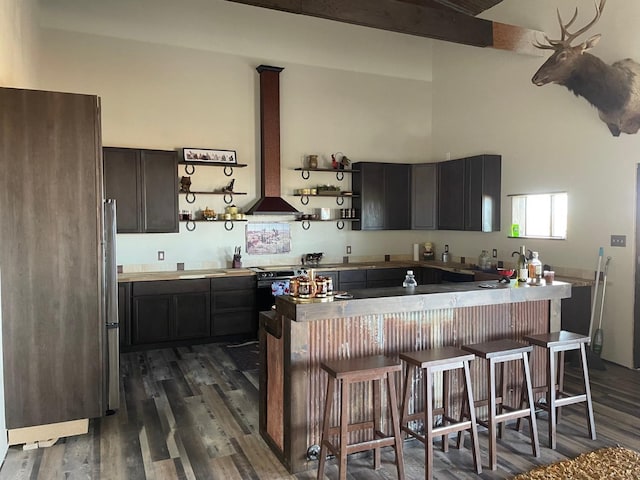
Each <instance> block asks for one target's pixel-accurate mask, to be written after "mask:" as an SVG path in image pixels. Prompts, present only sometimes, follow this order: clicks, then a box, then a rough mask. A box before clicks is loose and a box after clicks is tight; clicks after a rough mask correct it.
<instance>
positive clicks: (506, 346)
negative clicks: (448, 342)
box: [462, 340, 540, 470]
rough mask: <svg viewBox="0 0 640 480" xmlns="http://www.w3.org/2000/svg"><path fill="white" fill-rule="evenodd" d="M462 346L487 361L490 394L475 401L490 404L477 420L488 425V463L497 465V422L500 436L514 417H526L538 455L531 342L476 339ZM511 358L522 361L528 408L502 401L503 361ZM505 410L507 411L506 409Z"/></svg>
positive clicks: (533, 449) (534, 448) (504, 391)
mask: <svg viewBox="0 0 640 480" xmlns="http://www.w3.org/2000/svg"><path fill="white" fill-rule="evenodd" d="M462 349H463V350H466V351H467V352H471V353H473V354H474V355H476V356H477V357H480V358H484V359H485V360H487V361H488V365H487V368H488V372H487V387H488V388H487V391H488V392H489V398H488V399H487V400H486V401H482V402H479V401H476V406H479V405H484V404H488V405H489V419H488V421H486V422H485V421H481V420H478V423H479V424H481V425H484V426H486V427H487V428H488V429H489V467H490V468H491V470H495V469H496V468H497V467H498V456H497V451H496V446H497V439H496V431H497V428H498V425H500V436H501V437H502V426H503V425H502V424H503V423H504V422H507V421H509V420H515V419H517V418H523V417H528V418H529V433H530V436H531V449H532V451H533V455H534V456H535V457H539V456H540V444H539V443H538V429H537V425H536V413H535V406H534V404H533V392H532V388H531V373H530V371H529V358H528V356H529V353H531V351H532V350H533V347H532V346H531V345H526V344H523V343H521V342H516V341H514V340H495V341H492V342H484V343H476V344H473V345H463V346H462ZM511 361H521V362H522V368H523V370H524V385H523V387H522V388H523V389H525V388H526V390H527V399H528V400H529V406H528V407H527V408H521V407H522V406H519V407H520V408H517V409H516V408H514V407H513V406H509V405H505V403H504V401H505V397H506V394H507V387H508V386H507V382H506V377H505V363H506V362H511ZM498 364H500V365H501V375H500V383H501V388H500V389H501V396H500V397H498V396H497V395H496V365H498ZM505 410H506V411H505Z"/></svg>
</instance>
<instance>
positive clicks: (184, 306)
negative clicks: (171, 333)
mask: <svg viewBox="0 0 640 480" xmlns="http://www.w3.org/2000/svg"><path fill="white" fill-rule="evenodd" d="M210 298H211V297H210V295H209V293H208V292H207V293H201V292H199V293H186V294H185V293H183V294H180V295H175V298H174V306H175V338H177V339H183V338H198V337H208V336H209V335H210V333H211V331H210V325H211V322H210V321H209V312H210V301H211V300H210Z"/></svg>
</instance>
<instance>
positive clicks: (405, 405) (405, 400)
mask: <svg viewBox="0 0 640 480" xmlns="http://www.w3.org/2000/svg"><path fill="white" fill-rule="evenodd" d="M413 375H415V367H414V366H413V365H407V371H406V373H405V376H404V394H403V395H402V415H401V416H400V428H401V429H404V428H405V427H408V423H409V422H408V421H407V420H406V418H407V417H408V416H409V392H410V390H411V385H412V378H413Z"/></svg>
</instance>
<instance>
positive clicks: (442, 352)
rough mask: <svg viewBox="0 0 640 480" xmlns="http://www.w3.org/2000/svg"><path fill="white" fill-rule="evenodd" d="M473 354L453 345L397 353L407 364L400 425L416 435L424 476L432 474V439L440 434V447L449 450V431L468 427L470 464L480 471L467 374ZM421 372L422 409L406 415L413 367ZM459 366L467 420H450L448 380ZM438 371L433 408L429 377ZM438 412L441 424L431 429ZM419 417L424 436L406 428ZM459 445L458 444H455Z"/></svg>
mask: <svg viewBox="0 0 640 480" xmlns="http://www.w3.org/2000/svg"><path fill="white" fill-rule="evenodd" d="M474 358H475V356H474V355H473V354H471V353H468V352H464V351H462V350H460V349H459V348H455V347H444V348H435V349H431V350H423V351H419V352H406V353H401V354H400V359H401V360H403V361H404V362H406V363H407V372H406V377H405V382H404V395H403V401H402V416H401V417H400V427H401V428H402V430H403V431H404V432H406V433H408V434H409V435H411V436H413V437H415V438H417V439H418V440H419V441H421V442H422V443H423V444H424V446H425V457H424V468H425V478H426V479H431V478H432V477H433V439H434V437H438V436H442V448H443V450H444V451H445V452H446V451H448V450H449V434H450V433H454V432H463V431H464V430H471V445H472V448H473V466H474V468H475V470H476V472H477V473H478V474H480V473H482V462H481V461H480V445H479V443H478V429H477V426H476V416H475V408H474V403H473V389H472V387H471V374H470V373H469V362H470V361H471V360H473V359H474ZM418 368H420V369H422V372H423V388H424V404H425V407H424V410H423V411H421V412H414V413H412V414H409V396H410V392H411V386H412V384H413V381H412V380H413V378H414V375H415V372H416V370H417V369H418ZM457 369H463V370H464V380H465V388H464V390H465V392H466V402H468V404H469V411H470V419H469V420H467V421H464V419H463V418H460V419H459V420H458V419H453V418H451V416H450V415H449V379H448V376H449V375H448V374H449V371H451V370H457ZM437 372H442V376H443V378H442V408H438V409H436V408H434V392H433V390H434V389H433V376H434V374H435V373H437ZM435 415H442V426H441V427H437V428H434V426H433V423H434V416H435ZM415 420H422V423H423V425H424V435H422V434H420V433H419V432H416V431H415V430H412V429H411V428H409V422H411V421H415ZM459 446H461V444H460V443H459Z"/></svg>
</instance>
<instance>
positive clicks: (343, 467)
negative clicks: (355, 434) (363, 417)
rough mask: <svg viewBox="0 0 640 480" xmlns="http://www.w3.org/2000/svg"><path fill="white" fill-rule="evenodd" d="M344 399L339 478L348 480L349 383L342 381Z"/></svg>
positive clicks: (341, 412) (341, 410)
mask: <svg viewBox="0 0 640 480" xmlns="http://www.w3.org/2000/svg"><path fill="white" fill-rule="evenodd" d="M340 383H341V384H342V398H341V400H340V459H339V460H340V463H339V464H338V476H339V477H340V480H347V446H348V443H349V428H348V427H349V386H350V384H349V381H347V380H342V381H341V382H340Z"/></svg>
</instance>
